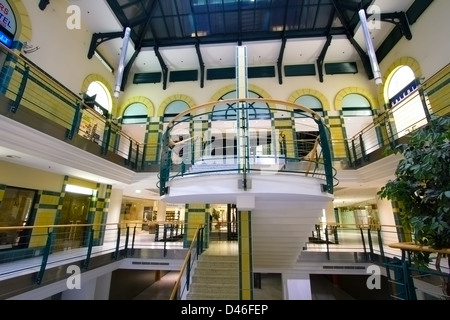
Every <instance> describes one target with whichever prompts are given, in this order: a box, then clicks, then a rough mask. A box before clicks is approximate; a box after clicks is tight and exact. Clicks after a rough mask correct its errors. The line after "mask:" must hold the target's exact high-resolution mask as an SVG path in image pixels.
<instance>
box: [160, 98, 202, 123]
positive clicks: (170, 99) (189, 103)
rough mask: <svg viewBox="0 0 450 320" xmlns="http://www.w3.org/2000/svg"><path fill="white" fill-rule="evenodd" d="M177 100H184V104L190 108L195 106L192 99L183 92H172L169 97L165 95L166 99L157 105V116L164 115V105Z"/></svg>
mask: <svg viewBox="0 0 450 320" xmlns="http://www.w3.org/2000/svg"><path fill="white" fill-rule="evenodd" d="M177 100H181V101H184V102H186V104H187V105H188V106H189V108H192V107H194V106H195V102H194V99H192V98H191V97H190V96H188V95H185V94H174V95H172V96H170V97H167V98H166V99H164V101H163V102H161V104H160V105H159V107H158V114H157V115H158V116H159V117H164V112H165V110H166V107H167V106H168V105H169V104H170V103H171V102H173V101H177Z"/></svg>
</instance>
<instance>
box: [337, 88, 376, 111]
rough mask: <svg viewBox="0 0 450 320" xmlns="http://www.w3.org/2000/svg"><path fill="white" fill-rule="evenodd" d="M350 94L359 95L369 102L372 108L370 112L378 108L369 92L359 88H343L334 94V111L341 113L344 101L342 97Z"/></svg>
mask: <svg viewBox="0 0 450 320" xmlns="http://www.w3.org/2000/svg"><path fill="white" fill-rule="evenodd" d="M350 93H356V94H360V95H362V96H363V97H364V98H366V99H367V100H368V101H369V103H370V106H371V107H372V110H375V109H378V108H379V105H378V103H377V99H376V98H375V96H374V95H373V94H372V93H371V92H370V91H369V90H367V89H364V88H360V87H348V88H344V89H342V90H340V91H339V92H338V93H337V94H336V98H335V99H334V106H335V108H336V110H339V111H342V102H343V100H344V97H345V96H346V95H348V94H350Z"/></svg>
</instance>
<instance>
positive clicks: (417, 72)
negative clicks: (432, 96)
mask: <svg viewBox="0 0 450 320" xmlns="http://www.w3.org/2000/svg"><path fill="white" fill-rule="evenodd" d="M403 66H408V67H410V68H411V70H412V71H413V73H414V76H415V77H416V78H421V77H422V76H423V73H422V69H421V68H420V64H419V62H417V60H416V59H414V58H411V57H402V58H400V59H397V60H396V61H394V62H393V63H392V64H391V65H390V67H389V68H387V69H386V72H385V73H384V74H385V76H384V77H383V83H384V86H383V87H382V92H381V97H382V99H383V100H382V101H383V104H384V105H388V104H389V95H388V91H389V90H388V89H389V83H390V82H391V80H392V77H393V75H394V73H395V71H397V70H398V69H399V68H401V67H403Z"/></svg>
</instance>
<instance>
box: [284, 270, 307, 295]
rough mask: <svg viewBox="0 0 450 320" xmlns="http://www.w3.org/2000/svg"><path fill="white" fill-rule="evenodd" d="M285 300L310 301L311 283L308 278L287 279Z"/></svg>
mask: <svg viewBox="0 0 450 320" xmlns="http://www.w3.org/2000/svg"><path fill="white" fill-rule="evenodd" d="M286 290H287V300H312V294H311V281H310V279H309V276H308V275H307V276H305V277H304V278H302V279H299V278H297V279H287V281H286Z"/></svg>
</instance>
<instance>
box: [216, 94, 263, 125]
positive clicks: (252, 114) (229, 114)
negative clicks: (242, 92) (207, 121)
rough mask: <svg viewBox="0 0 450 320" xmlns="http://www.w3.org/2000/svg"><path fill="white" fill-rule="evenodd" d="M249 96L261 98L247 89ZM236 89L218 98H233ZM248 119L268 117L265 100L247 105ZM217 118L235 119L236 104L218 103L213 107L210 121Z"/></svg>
mask: <svg viewBox="0 0 450 320" xmlns="http://www.w3.org/2000/svg"><path fill="white" fill-rule="evenodd" d="M248 97H249V98H262V97H261V96H260V95H259V94H257V93H255V92H252V91H249V92H248ZM235 98H236V91H230V92H228V93H226V94H224V95H223V96H222V97H220V99H219V100H226V99H235ZM248 108H249V120H256V119H270V110H269V106H268V105H267V103H265V102H251V103H249V105H248ZM217 120H236V104H235V103H230V104H227V105H223V104H222V105H218V106H215V107H214V108H213V116H212V121H217Z"/></svg>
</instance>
